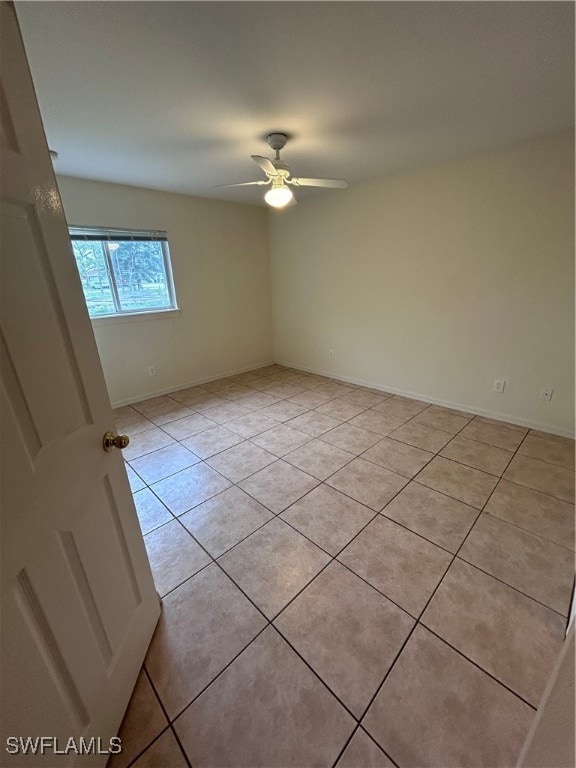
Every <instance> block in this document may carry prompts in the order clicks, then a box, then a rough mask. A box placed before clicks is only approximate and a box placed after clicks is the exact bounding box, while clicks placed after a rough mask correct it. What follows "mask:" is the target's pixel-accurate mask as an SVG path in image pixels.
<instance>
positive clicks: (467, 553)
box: [458, 514, 574, 616]
mask: <svg viewBox="0 0 576 768" xmlns="http://www.w3.org/2000/svg"><path fill="white" fill-rule="evenodd" d="M458 556H459V557H460V558H462V560H466V561H467V562H469V563H472V565H476V566H477V567H478V568H481V569H482V570H483V571H486V572H487V573H490V574H491V575H492V576H495V577H496V578H497V579H500V580H501V581H504V582H506V584H509V585H510V586H511V587H515V588H516V589H518V590H520V592H523V593H524V594H525V595H528V596H529V597H533V598H534V599H535V600H538V601H539V602H541V603H544V605H547V606H548V607H549V608H553V609H554V610H555V611H558V613H561V614H563V615H564V616H567V615H568V609H569V606H570V593H571V591H572V581H573V579H574V553H573V552H571V551H570V550H568V549H565V548H564V547H559V546H557V545H556V544H552V543H551V542H550V541H546V540H545V539H541V538H540V537H539V536H534V534H532V533H528V532H527V531H523V530H522V529H520V528H517V527H516V526H514V525H510V524H509V523H506V522H504V521H503V520H499V519H498V518H497V517H492V515H486V514H482V515H480V517H479V518H478V520H477V522H476V524H475V525H474V527H473V528H472V531H471V532H470V534H469V536H468V538H467V539H466V541H465V542H464V546H463V547H462V549H461V550H460V552H459V555H458Z"/></svg>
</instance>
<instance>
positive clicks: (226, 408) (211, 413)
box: [204, 402, 250, 424]
mask: <svg viewBox="0 0 576 768" xmlns="http://www.w3.org/2000/svg"><path fill="white" fill-rule="evenodd" d="M249 413H250V411H248V410H247V409H246V408H242V406H241V405H239V404H238V403H235V402H234V403H226V405H217V406H216V408H209V409H208V410H207V411H204V415H205V416H206V417H207V418H208V419H211V420H212V421H215V422H216V424H226V422H227V421H232V419H239V418H240V416H247V415H248V414H249Z"/></svg>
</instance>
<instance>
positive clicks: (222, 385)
mask: <svg viewBox="0 0 576 768" xmlns="http://www.w3.org/2000/svg"><path fill="white" fill-rule="evenodd" d="M231 386H233V382H232V381H230V380H229V379H227V378H226V379H214V380H213V381H204V382H203V383H202V387H203V388H204V389H205V390H206V392H219V391H220V390H222V389H228V387H231Z"/></svg>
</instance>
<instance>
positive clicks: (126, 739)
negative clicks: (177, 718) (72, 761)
mask: <svg viewBox="0 0 576 768" xmlns="http://www.w3.org/2000/svg"><path fill="white" fill-rule="evenodd" d="M167 727H168V721H167V720H166V716H165V715H164V713H163V712H162V707H161V706H160V702H159V701H158V699H157V698H156V694H155V693H154V690H153V688H152V686H151V685H150V681H149V680H148V678H147V677H146V673H145V672H144V670H142V671H141V672H140V674H139V675H138V679H137V681H136V686H135V687H134V691H133V692H132V697H131V699H130V703H129V704H128V709H127V710H126V714H125V715H124V719H123V720H122V725H121V726H120V731H119V732H118V736H119V737H120V739H121V740H122V751H121V752H118V754H116V755H112V756H111V757H110V760H109V761H108V763H107V765H108V768H126V766H128V765H130V763H131V762H132V761H133V760H134V758H135V757H137V756H138V755H139V754H140V752H142V750H144V749H146V747H147V746H148V745H149V744H150V743H151V742H152V741H154V739H155V738H156V737H157V736H158V735H159V734H160V733H162V731H163V730H164V729H165V728H167Z"/></svg>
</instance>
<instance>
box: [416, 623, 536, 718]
mask: <svg viewBox="0 0 576 768" xmlns="http://www.w3.org/2000/svg"><path fill="white" fill-rule="evenodd" d="M418 624H419V625H420V626H421V627H423V628H424V629H426V630H427V631H428V632H430V634H432V635H434V636H435V637H437V638H438V640H441V641H442V642H443V643H444V644H445V645H447V646H448V647H449V648H451V649H452V650H453V651H455V652H456V653H457V654H458V655H459V656H462V658H463V659H466V661H468V662H470V664H472V665H473V666H475V667H476V669H479V670H480V672H483V673H484V674H485V675H487V676H488V677H490V678H492V680H494V682H495V683H498V685H501V686H502V688H505V689H506V690H507V691H508V692H509V693H511V694H512V695H513V696H515V697H516V698H517V699H520V701H521V702H523V703H524V704H526V706H527V707H530V709H533V710H534V712H536V711H537V709H538V707H536V706H535V705H534V704H531V703H530V702H529V701H528V700H527V699H525V698H524V697H523V696H521V695H520V694H519V693H518V692H517V691H515V690H514V689H513V688H511V687H510V686H509V685H507V684H506V683H504V682H503V681H502V680H500V679H499V678H498V677H496V676H495V675H494V674H492V672H489V671H488V670H487V669H485V668H484V667H482V666H480V664H479V663H478V662H477V661H474V659H472V658H470V656H466V654H465V653H464V652H463V651H461V650H460V649H459V648H457V647H456V646H455V645H452V643H450V642H449V641H448V640H446V638H445V637H442V635H440V634H439V633H438V631H437V630H435V629H431V628H430V627H429V626H428V625H427V624H424V623H423V622H421V621H418Z"/></svg>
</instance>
